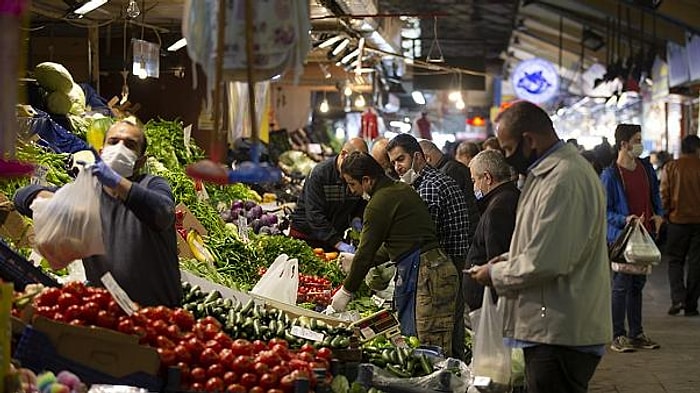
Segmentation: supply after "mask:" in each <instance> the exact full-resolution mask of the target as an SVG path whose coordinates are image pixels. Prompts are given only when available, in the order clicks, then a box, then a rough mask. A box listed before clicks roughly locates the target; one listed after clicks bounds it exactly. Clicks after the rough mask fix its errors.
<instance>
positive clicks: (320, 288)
mask: <svg viewBox="0 0 700 393" xmlns="http://www.w3.org/2000/svg"><path fill="white" fill-rule="evenodd" d="M266 271H267V269H266V268H260V270H259V271H258V273H259V274H260V276H262V275H263V274H265V272H266ZM333 293H334V292H333V284H332V283H331V281H330V280H329V279H327V278H325V277H319V276H312V275H307V274H303V273H299V288H298V289H297V303H313V304H315V305H318V306H321V307H326V306H328V305H329V304H331V296H333Z"/></svg>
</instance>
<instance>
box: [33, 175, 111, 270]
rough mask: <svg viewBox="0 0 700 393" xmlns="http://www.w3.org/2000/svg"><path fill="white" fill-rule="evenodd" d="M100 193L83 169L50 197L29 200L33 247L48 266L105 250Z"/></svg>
mask: <svg viewBox="0 0 700 393" xmlns="http://www.w3.org/2000/svg"><path fill="white" fill-rule="evenodd" d="M101 192H102V190H101V187H100V185H99V183H98V182H97V179H95V177H94V176H92V175H91V174H90V173H89V171H87V170H85V169H83V170H80V171H79V173H78V175H77V177H76V178H75V181H74V182H72V183H69V184H66V185H65V186H63V187H61V188H60V189H59V190H58V191H56V193H55V194H54V195H53V197H52V198H36V199H35V200H34V202H33V203H32V206H31V209H32V211H33V217H34V232H35V238H34V240H35V242H36V249H37V251H39V253H40V254H41V255H42V256H43V257H44V258H46V260H47V261H48V262H49V266H51V268H52V269H62V268H64V267H66V266H68V264H69V263H71V262H72V261H74V260H76V259H82V258H86V257H90V256H93V255H100V254H104V253H105V247H104V243H103V241H102V218H101V216H100V197H101V195H100V194H101Z"/></svg>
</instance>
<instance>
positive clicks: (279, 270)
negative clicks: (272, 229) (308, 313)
mask: <svg viewBox="0 0 700 393" xmlns="http://www.w3.org/2000/svg"><path fill="white" fill-rule="evenodd" d="M298 270H299V262H298V261H297V259H296V258H292V259H289V257H288V256H287V254H282V255H280V256H278V257H277V259H275V261H274V262H272V265H270V267H269V268H268V269H267V272H265V274H263V276H262V277H261V278H260V281H258V283H257V284H255V286H254V287H253V289H252V290H251V291H250V293H253V294H255V295H260V296H264V297H266V298H269V299H273V300H277V301H278V302H282V303H286V304H291V305H296V304H297V289H299V274H298Z"/></svg>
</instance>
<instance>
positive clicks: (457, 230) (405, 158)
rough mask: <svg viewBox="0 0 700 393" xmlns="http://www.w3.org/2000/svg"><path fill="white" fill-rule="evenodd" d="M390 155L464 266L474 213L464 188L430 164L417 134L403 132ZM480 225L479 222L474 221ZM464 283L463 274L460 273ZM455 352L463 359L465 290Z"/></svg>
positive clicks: (457, 264) (457, 261)
mask: <svg viewBox="0 0 700 393" xmlns="http://www.w3.org/2000/svg"><path fill="white" fill-rule="evenodd" d="M387 151H388V152H389V158H390V159H391V162H392V164H394V168H395V169H396V172H397V173H398V174H399V176H400V177H401V181H403V182H405V183H408V184H410V185H411V186H413V189H415V190H416V191H417V192H418V195H420V197H421V199H423V202H425V204H426V205H427V206H428V211H429V212H430V216H431V217H432V219H433V223H434V224H435V227H436V228H437V236H438V240H439V241H440V246H441V247H442V248H443V249H444V250H445V252H446V253H447V255H448V256H449V257H450V258H451V259H452V262H453V263H454V265H455V267H456V268H457V271H458V272H461V271H462V269H464V265H465V260H466V258H467V252H468V251H469V244H470V243H471V236H470V234H472V233H473V230H472V231H470V228H472V225H471V224H472V223H471V222H470V218H471V217H470V215H469V213H468V211H469V210H468V207H467V202H466V200H465V197H464V192H463V191H462V190H461V189H460V188H459V185H458V184H457V182H455V181H454V180H453V179H452V178H451V177H449V176H447V175H445V174H443V173H441V172H440V171H438V170H437V169H435V168H433V167H431V166H430V165H428V164H427V162H426V159H425V155H424V154H423V150H422V149H421V147H420V145H419V144H418V141H417V140H416V138H414V137H413V136H411V135H409V134H399V135H397V136H396V137H394V138H393V139H392V140H391V141H389V144H388V145H387ZM473 228H476V223H474V224H473ZM460 286H461V275H460ZM454 336H455V339H454V340H453V342H452V344H453V348H452V352H453V354H456V355H453V356H455V357H459V358H460V359H462V358H463V357H464V356H463V353H464V339H463V338H464V298H463V297H462V292H461V291H460V292H459V295H458V297H457V309H456V316H455V326H454Z"/></svg>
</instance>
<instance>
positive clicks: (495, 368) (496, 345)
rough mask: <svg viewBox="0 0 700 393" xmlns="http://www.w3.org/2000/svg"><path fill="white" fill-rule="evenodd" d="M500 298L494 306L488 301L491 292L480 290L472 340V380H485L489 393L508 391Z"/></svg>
mask: <svg viewBox="0 0 700 393" xmlns="http://www.w3.org/2000/svg"><path fill="white" fill-rule="evenodd" d="M502 302H503V298H502V297H501V298H499V300H498V305H497V304H494V303H493V300H492V299H491V289H490V288H489V287H484V300H483V302H482V304H481V309H480V310H481V312H480V315H479V318H478V320H479V322H478V327H477V329H476V332H475V335H476V339H475V341H474V361H473V363H472V369H473V374H474V376H475V377H487V378H489V379H490V381H489V382H490V383H489V384H488V388H489V391H493V392H500V391H504V392H505V391H510V390H509V388H510V374H511V349H510V348H508V347H506V346H505V344H504V343H503V305H502Z"/></svg>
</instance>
